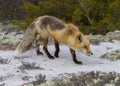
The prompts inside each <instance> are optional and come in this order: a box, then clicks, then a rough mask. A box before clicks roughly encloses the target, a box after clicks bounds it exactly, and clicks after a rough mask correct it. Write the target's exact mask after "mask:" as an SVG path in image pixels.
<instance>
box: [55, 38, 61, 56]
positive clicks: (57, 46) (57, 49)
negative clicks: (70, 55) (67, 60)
mask: <svg viewBox="0 0 120 86" xmlns="http://www.w3.org/2000/svg"><path fill="white" fill-rule="evenodd" d="M54 42H55V49H56V51H55V54H54V56H55V57H57V58H58V57H59V56H58V54H59V51H60V48H59V43H58V42H57V41H56V40H54Z"/></svg>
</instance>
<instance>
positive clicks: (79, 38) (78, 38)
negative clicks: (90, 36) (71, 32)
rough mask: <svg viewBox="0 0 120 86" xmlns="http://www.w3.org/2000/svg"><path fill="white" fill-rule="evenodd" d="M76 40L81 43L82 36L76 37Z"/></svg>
mask: <svg viewBox="0 0 120 86" xmlns="http://www.w3.org/2000/svg"><path fill="white" fill-rule="evenodd" d="M76 39H77V40H78V41H79V42H80V43H81V42H82V36H81V35H78V36H77V37H76Z"/></svg>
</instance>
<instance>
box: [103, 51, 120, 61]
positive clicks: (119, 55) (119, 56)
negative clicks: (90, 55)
mask: <svg viewBox="0 0 120 86" xmlns="http://www.w3.org/2000/svg"><path fill="white" fill-rule="evenodd" d="M101 58H106V59H110V60H112V61H114V60H118V59H120V49H119V50H116V51H112V52H109V53H106V54H104V55H102V56H101Z"/></svg>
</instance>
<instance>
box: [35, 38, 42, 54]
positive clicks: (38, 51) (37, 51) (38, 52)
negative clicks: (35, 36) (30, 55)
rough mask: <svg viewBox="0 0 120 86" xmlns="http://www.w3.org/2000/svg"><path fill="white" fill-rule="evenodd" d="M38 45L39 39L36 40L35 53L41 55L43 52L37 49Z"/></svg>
mask: <svg viewBox="0 0 120 86" xmlns="http://www.w3.org/2000/svg"><path fill="white" fill-rule="evenodd" d="M39 46H40V40H38V41H36V53H37V55H43V53H42V52H41V51H40V49H39Z"/></svg>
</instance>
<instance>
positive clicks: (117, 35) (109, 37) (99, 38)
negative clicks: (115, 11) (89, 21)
mask: <svg viewBox="0 0 120 86" xmlns="http://www.w3.org/2000/svg"><path fill="white" fill-rule="evenodd" d="M89 39H90V42H91V43H92V44H94V45H98V44H99V43H100V42H113V40H120V30H117V31H114V32H109V33H107V34H106V35H91V34H90V35H89Z"/></svg>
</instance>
